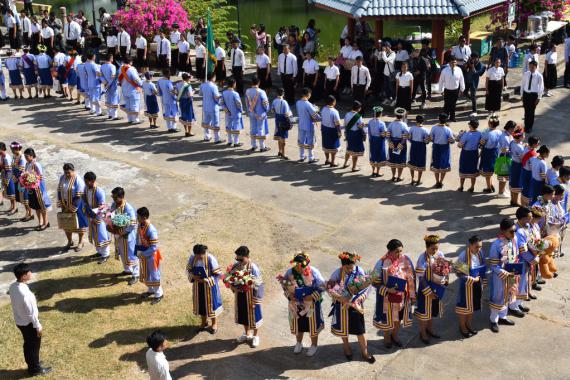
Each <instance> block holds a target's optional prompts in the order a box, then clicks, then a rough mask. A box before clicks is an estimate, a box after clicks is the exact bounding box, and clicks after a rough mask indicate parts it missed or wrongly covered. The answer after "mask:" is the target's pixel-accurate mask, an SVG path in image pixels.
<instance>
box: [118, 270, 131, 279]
mask: <svg viewBox="0 0 570 380" xmlns="http://www.w3.org/2000/svg"><path fill="white" fill-rule="evenodd" d="M132 275H133V274H132V273H131V272H127V271H126V270H124V271H122V272H121V273H118V274H117V275H116V276H117V277H121V276H132Z"/></svg>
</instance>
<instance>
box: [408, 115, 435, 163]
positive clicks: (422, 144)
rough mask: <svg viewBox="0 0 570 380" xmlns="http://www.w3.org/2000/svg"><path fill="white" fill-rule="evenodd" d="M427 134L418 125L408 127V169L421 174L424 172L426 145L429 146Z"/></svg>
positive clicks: (425, 130)
mask: <svg viewBox="0 0 570 380" xmlns="http://www.w3.org/2000/svg"><path fill="white" fill-rule="evenodd" d="M429 136H430V134H429V132H428V130H427V129H426V128H424V127H422V126H420V125H412V126H411V127H410V159H409V160H408V167H409V168H410V169H411V170H414V171H418V172H423V171H425V170H426V158H427V146H426V145H427V144H429Z"/></svg>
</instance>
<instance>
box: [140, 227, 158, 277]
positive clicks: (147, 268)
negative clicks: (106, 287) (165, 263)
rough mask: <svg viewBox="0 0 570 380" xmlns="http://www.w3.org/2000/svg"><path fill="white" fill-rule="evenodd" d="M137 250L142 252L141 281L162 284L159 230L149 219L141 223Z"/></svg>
mask: <svg viewBox="0 0 570 380" xmlns="http://www.w3.org/2000/svg"><path fill="white" fill-rule="evenodd" d="M135 250H136V251H137V252H140V282H142V283H144V284H145V285H146V286H148V287H158V286H160V262H161V261H162V256H161V254H160V250H159V249H158V231H157V230H156V228H155V227H154V226H153V225H152V224H151V223H150V222H148V221H147V222H146V223H144V224H139V227H138V234H137V245H136V248H135Z"/></svg>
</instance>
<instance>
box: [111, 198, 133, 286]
mask: <svg viewBox="0 0 570 380" xmlns="http://www.w3.org/2000/svg"><path fill="white" fill-rule="evenodd" d="M111 211H114V212H115V213H117V214H126V215H128V216H129V217H130V218H131V224H130V225H129V226H126V227H123V228H120V229H119V230H118V231H117V233H116V234H115V258H116V259H118V258H119V257H120V258H121V261H122V263H123V267H124V268H125V270H127V268H128V269H130V268H131V267H134V268H135V271H136V270H137V269H138V266H137V264H138V258H137V255H136V251H135V245H136V243H137V229H136V227H137V213H136V211H135V209H134V208H133V206H131V205H130V204H128V203H127V202H126V201H125V202H123V205H122V206H119V207H117V205H116V204H115V202H113V204H112V205H111ZM133 274H134V275H138V273H133Z"/></svg>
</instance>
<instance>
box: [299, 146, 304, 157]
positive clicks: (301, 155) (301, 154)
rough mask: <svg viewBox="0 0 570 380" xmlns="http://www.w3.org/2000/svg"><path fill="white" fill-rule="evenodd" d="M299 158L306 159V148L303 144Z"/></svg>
mask: <svg viewBox="0 0 570 380" xmlns="http://www.w3.org/2000/svg"><path fill="white" fill-rule="evenodd" d="M299 158H300V159H301V160H304V159H305V148H303V147H302V146H300V147H299Z"/></svg>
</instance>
